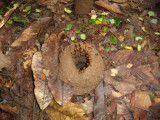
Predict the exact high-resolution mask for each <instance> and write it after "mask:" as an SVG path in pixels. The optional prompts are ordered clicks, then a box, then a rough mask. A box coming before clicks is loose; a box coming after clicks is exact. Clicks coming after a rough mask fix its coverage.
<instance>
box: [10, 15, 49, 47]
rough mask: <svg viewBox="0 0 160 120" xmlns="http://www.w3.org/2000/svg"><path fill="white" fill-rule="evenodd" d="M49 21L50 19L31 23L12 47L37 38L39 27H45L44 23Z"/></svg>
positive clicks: (45, 18) (46, 18)
mask: <svg viewBox="0 0 160 120" xmlns="http://www.w3.org/2000/svg"><path fill="white" fill-rule="evenodd" d="M50 19H51V17H44V18H41V19H40V20H39V21H36V22H34V23H32V24H31V25H30V26H29V27H28V28H27V29H25V30H24V31H23V32H22V34H21V35H20V36H19V37H18V39H17V40H15V41H14V42H13V43H12V45H11V46H12V47H18V46H21V44H22V43H23V42H26V41H30V40H32V39H33V38H35V37H36V36H37V34H38V33H39V31H40V29H41V27H42V26H43V25H46V23H47V22H48V21H49V20H50Z"/></svg>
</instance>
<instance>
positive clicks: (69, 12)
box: [64, 8, 72, 14]
mask: <svg viewBox="0 0 160 120" xmlns="http://www.w3.org/2000/svg"><path fill="white" fill-rule="evenodd" d="M64 11H65V12H66V13H68V14H71V13H72V10H69V9H67V8H64Z"/></svg>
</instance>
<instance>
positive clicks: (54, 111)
mask: <svg viewBox="0 0 160 120" xmlns="http://www.w3.org/2000/svg"><path fill="white" fill-rule="evenodd" d="M46 113H47V115H48V117H49V118H50V119H51V120H89V119H88V118H87V117H84V114H85V112H84V110H83V109H82V108H81V107H80V106H79V105H77V104H75V103H72V102H68V103H67V104H65V105H64V106H63V107H61V106H60V105H58V104H57V103H56V102H55V101H52V102H51V103H50V105H49V107H47V108H46Z"/></svg>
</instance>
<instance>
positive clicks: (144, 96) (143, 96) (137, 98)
mask: <svg viewBox="0 0 160 120" xmlns="http://www.w3.org/2000/svg"><path fill="white" fill-rule="evenodd" d="M131 105H132V106H134V107H138V108H141V109H144V110H148V109H149V106H151V105H152V102H151V99H150V97H149V95H148V92H146V91H136V92H134V94H133V96H132V99H131Z"/></svg>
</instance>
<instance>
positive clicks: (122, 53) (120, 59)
mask: <svg viewBox="0 0 160 120" xmlns="http://www.w3.org/2000/svg"><path fill="white" fill-rule="evenodd" d="M157 59H158V57H157V56H155V55H154V54H153V53H151V52H149V51H146V52H138V51H133V50H119V51H118V52H117V53H115V54H113V55H112V56H111V61H112V62H113V64H114V65H116V66H119V65H122V64H133V67H137V66H139V65H145V64H150V63H153V62H155V61H157Z"/></svg>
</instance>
